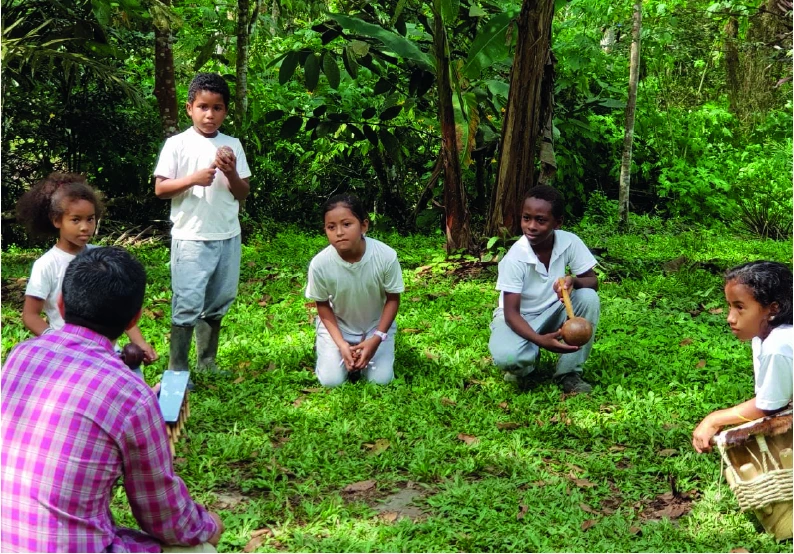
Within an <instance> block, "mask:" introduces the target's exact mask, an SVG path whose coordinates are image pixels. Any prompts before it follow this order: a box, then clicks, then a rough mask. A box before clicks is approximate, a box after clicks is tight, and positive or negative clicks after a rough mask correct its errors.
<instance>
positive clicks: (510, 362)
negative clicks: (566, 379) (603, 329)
mask: <svg viewBox="0 0 794 554" xmlns="http://www.w3.org/2000/svg"><path fill="white" fill-rule="evenodd" d="M571 304H572V305H573V311H574V313H575V314H576V315H577V316H579V317H583V318H585V319H586V320H587V321H589V322H590V323H592V324H593V337H591V338H590V342H588V343H587V344H585V345H584V346H582V347H581V348H579V350H577V351H576V352H572V353H571V354H561V355H560V358H559V360H558V361H557V371H555V372H554V377H559V376H561V375H564V374H566V373H571V372H572V371H575V372H578V373H581V372H582V366H583V365H584V363H585V361H587V357H588V356H589V355H590V350H592V348H593V338H595V331H596V327H597V326H598V319H599V317H600V315H601V302H600V301H599V299H598V293H597V292H596V291H594V290H593V289H574V290H573V291H572V292H571ZM521 317H523V318H524V320H525V321H526V322H527V323H529V326H530V327H532V329H534V330H535V332H537V333H540V334H545V333H552V332H554V331H556V330H558V329H559V328H560V327H562V324H563V323H565V320H566V319H567V318H568V316H567V315H566V313H565V305H564V304H563V303H562V302H555V303H554V305H552V306H551V307H550V308H548V309H547V310H546V311H544V312H542V313H540V314H523V313H522V314H521ZM488 348H489V349H490V351H491V356H492V357H493V361H494V364H496V366H497V367H498V368H499V369H501V370H502V371H506V372H509V373H513V374H515V375H517V376H525V375H529V374H530V373H532V371H533V370H534V369H535V364H536V363H537V359H538V356H539V354H540V348H539V347H538V345H537V344H535V343H534V342H530V341H528V340H526V339H525V338H522V337H520V336H518V335H517V334H516V333H515V332H514V331H513V330H512V329H511V328H510V327H508V325H507V323H506V322H505V318H504V314H503V312H502V310H501V309H499V308H497V309H496V311H495V312H494V319H493V321H492V322H491V340H490V341H489V343H488Z"/></svg>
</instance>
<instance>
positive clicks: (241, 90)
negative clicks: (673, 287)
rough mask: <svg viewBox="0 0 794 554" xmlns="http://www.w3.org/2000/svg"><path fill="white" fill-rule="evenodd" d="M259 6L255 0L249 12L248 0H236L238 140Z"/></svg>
mask: <svg viewBox="0 0 794 554" xmlns="http://www.w3.org/2000/svg"><path fill="white" fill-rule="evenodd" d="M261 7H262V0H256V2H255V3H254V13H253V14H251V13H250V2H249V0H237V67H236V70H237V87H236V90H235V101H236V104H237V105H236V106H235V108H236V109H235V118H234V121H235V129H236V131H237V136H238V137H240V140H243V137H245V134H246V133H245V128H246V119H247V117H248V52H249V50H250V46H251V37H252V36H253V34H254V29H255V28H256V21H257V19H258V18H259V10H260V9H261ZM243 146H245V145H243Z"/></svg>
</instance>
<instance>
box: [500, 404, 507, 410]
mask: <svg viewBox="0 0 794 554" xmlns="http://www.w3.org/2000/svg"><path fill="white" fill-rule="evenodd" d="M499 407H500V408H502V409H503V410H507V409H509V406H508V405H507V402H499Z"/></svg>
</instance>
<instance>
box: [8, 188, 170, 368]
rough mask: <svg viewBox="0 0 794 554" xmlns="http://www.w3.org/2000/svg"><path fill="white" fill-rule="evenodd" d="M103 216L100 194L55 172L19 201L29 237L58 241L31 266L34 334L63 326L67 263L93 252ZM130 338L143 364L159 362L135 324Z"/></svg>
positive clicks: (25, 313)
mask: <svg viewBox="0 0 794 554" xmlns="http://www.w3.org/2000/svg"><path fill="white" fill-rule="evenodd" d="M101 211H102V204H101V202H100V201H99V197H98V196H97V193H96V191H95V190H94V189H93V188H92V187H91V186H90V185H89V184H88V183H87V182H86V179H85V177H83V176H82V175H78V174H76V173H52V174H50V175H49V176H48V177H47V178H46V179H44V180H42V181H40V182H39V183H37V184H36V185H34V186H33V187H32V188H31V189H30V190H28V191H27V192H26V193H25V194H24V195H22V198H20V199H19V202H18V203H17V219H18V220H19V221H20V222H21V223H23V224H24V225H25V227H26V229H27V231H28V233H29V234H30V235H34V236H35V235H44V236H47V235H57V236H58V242H56V243H55V246H53V247H52V248H51V249H50V250H48V251H47V252H45V253H44V255H43V256H41V257H40V258H39V259H38V260H36V261H35V262H34V263H33V269H32V270H31V272H30V279H29V280H28V285H27V288H26V289H25V305H24V306H23V308H22V321H23V323H24V324H25V327H27V328H28V330H29V331H30V332H31V333H33V334H34V335H36V336H39V335H42V334H44V333H46V332H48V331H50V330H51V329H56V330H57V329H60V328H61V327H63V326H64V321H63V318H62V317H61V314H60V311H59V310H58V305H57V302H58V296H60V294H61V285H62V284H63V275H64V272H65V271H66V267H67V266H68V265H69V262H71V261H72V260H73V259H74V258H75V257H76V256H77V255H78V254H79V253H81V252H82V251H83V250H85V249H86V248H92V247H91V246H90V245H89V244H88V243H89V241H90V240H91V237H93V236H94V231H95V230H96V222H97V219H98V218H99V216H100V215H101ZM108 309H111V310H112V309H113V306H108ZM42 312H44V314H45V315H46V316H47V319H46V320H45V319H44V318H43V317H42V316H41V314H42ZM127 336H128V337H129V338H130V342H132V343H134V344H136V345H138V346H139V347H140V348H141V349H142V350H143V353H144V362H145V363H151V362H153V361H154V360H156V359H157V352H156V351H155V350H154V348H152V347H151V346H150V345H149V344H148V343H147V342H146V341H145V340H144V339H143V336H142V335H141V330H140V329H139V328H138V326H137V325H135V326H134V327H132V328H130V329H129V330H128V331H127Z"/></svg>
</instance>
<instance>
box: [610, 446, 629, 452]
mask: <svg viewBox="0 0 794 554" xmlns="http://www.w3.org/2000/svg"><path fill="white" fill-rule="evenodd" d="M624 450H626V447H625V446H619V445H617V446H610V447H609V451H610V452H623V451H624Z"/></svg>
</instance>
